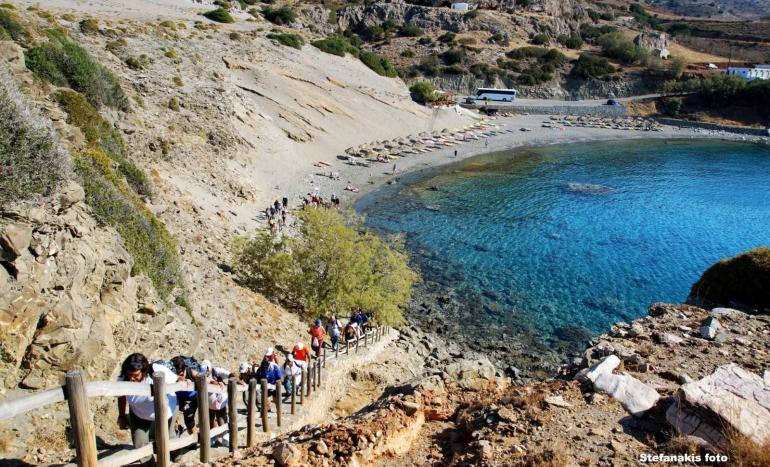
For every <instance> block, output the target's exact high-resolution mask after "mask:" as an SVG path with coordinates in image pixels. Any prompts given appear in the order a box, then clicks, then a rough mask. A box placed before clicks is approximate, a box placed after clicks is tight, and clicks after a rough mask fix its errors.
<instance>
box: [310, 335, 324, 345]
mask: <svg viewBox="0 0 770 467" xmlns="http://www.w3.org/2000/svg"><path fill="white" fill-rule="evenodd" d="M320 345H321V344H320V342H319V341H318V338H317V337H316V336H313V340H311V341H310V347H319V346H320Z"/></svg>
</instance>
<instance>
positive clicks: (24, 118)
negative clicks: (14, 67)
mask: <svg viewBox="0 0 770 467" xmlns="http://www.w3.org/2000/svg"><path fill="white" fill-rule="evenodd" d="M0 174H2V176H0V206H4V205H7V204H8V203H11V202H14V201H22V200H28V199H33V198H35V197H36V196H41V195H42V196H48V195H50V194H51V193H53V192H54V191H55V189H56V187H57V186H58V185H59V184H60V183H61V182H62V181H63V180H64V179H66V178H68V176H69V175H70V166H69V158H68V156H67V154H66V152H65V151H63V150H62V149H61V148H59V146H58V144H57V142H56V137H55V135H54V132H53V129H52V128H51V125H50V121H49V120H48V119H46V118H44V117H42V116H41V115H40V114H39V113H38V112H37V111H36V110H35V109H34V108H32V107H31V106H30V105H29V104H28V102H27V99H26V97H24V96H23V95H22V94H21V92H19V89H18V87H17V86H16V81H15V79H14V77H13V75H12V74H11V73H10V71H9V70H8V69H7V68H6V67H5V65H2V64H0Z"/></svg>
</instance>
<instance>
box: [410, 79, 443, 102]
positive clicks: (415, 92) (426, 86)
mask: <svg viewBox="0 0 770 467" xmlns="http://www.w3.org/2000/svg"><path fill="white" fill-rule="evenodd" d="M409 92H410V93H411V94H412V99H414V100H415V102H419V103H420V104H427V103H430V102H435V101H437V100H438V99H439V95H438V93H437V92H436V86H434V85H433V83H431V82H430V81H418V82H416V83H414V84H413V85H412V86H410V87H409Z"/></svg>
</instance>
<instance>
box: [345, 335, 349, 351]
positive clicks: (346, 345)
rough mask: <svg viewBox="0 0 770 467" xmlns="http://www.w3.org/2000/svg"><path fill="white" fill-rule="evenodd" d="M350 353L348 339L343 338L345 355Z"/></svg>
mask: <svg viewBox="0 0 770 467" xmlns="http://www.w3.org/2000/svg"><path fill="white" fill-rule="evenodd" d="M349 354H350V340H348V339H347V338H346V339H345V355H349Z"/></svg>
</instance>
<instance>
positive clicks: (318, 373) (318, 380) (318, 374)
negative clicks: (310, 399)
mask: <svg viewBox="0 0 770 467" xmlns="http://www.w3.org/2000/svg"><path fill="white" fill-rule="evenodd" d="M315 366H316V369H315V373H316V383H315V387H316V388H318V389H321V362H320V361H319V362H316V365H315Z"/></svg>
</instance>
